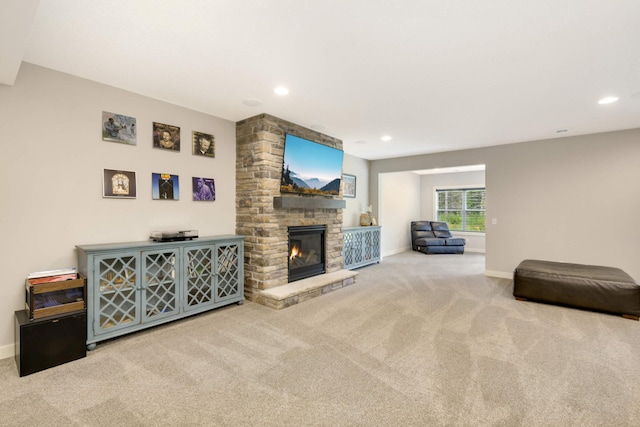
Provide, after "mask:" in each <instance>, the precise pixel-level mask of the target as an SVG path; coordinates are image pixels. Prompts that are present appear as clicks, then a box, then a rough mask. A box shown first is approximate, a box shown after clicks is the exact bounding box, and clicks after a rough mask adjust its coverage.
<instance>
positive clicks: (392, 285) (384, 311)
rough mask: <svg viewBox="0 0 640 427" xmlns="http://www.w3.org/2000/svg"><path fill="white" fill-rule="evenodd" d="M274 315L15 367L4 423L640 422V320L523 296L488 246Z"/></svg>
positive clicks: (212, 320)
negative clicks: (495, 272) (489, 271)
mask: <svg viewBox="0 0 640 427" xmlns="http://www.w3.org/2000/svg"><path fill="white" fill-rule="evenodd" d="M359 271H360V274H359V275H358V276H357V278H356V283H355V284H354V285H353V286H349V287H347V288H344V289H340V290H337V291H335V292H331V293H329V294H327V295H324V296H322V297H319V298H314V299H312V300H309V301H307V302H304V303H302V304H299V305H296V306H292V307H289V308H286V309H284V310H282V311H274V310H271V309H269V308H266V307H263V306H260V305H257V304H253V303H251V302H248V301H247V302H245V304H244V305H242V306H238V305H232V306H228V307H225V308H222V309H218V310H214V311H212V312H209V313H205V314H203V315H199V316H196V317H192V318H188V319H184V320H180V321H178V322H175V323H172V324H169V325H165V326H162V327H158V328H154V329H152V330H149V331H144V332H141V333H136V334H133V335H129V336H126V337H123V338H119V339H116V340H112V341H109V342H105V343H100V344H98V347H97V349H96V350H95V351H93V352H90V353H89V354H88V356H87V357H86V358H84V359H81V360H78V361H75V362H71V363H68V364H65V365H62V366H58V367H55V368H51V369H48V370H46V371H43V372H39V373H36V374H33V375H30V376H27V377H23V378H19V377H18V373H17V369H16V366H15V363H14V361H13V359H5V360H2V361H0V390H1V392H0V425H3V426H4V425H7V426H25V425H28V426H32V425H33V426H35V425H37V426H46V425H51V426H198V425H206V426H227V425H228V426H232V425H233V426H238V425H241V426H439V425H450V426H486V425H499V426H631V425H638V424H639V423H640V351H639V350H640V324H639V322H636V321H632V320H627V319H623V318H621V317H617V316H613V315H607V314H601V313H593V312H588V311H581V310H575V309H570V308H564V307H556V306H551V305H544V304H537V303H532V302H519V301H516V300H514V298H513V297H512V295H511V292H512V283H511V281H510V280H504V279H495V278H489V277H486V276H484V275H483V272H484V256H483V255H481V254H465V255H423V254H419V253H417V252H405V253H402V254H398V255H394V256H391V257H387V258H385V259H384V261H383V262H382V263H381V264H379V265H373V266H369V267H365V268H363V269H361V270H359Z"/></svg>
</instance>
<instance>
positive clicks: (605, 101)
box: [598, 96, 618, 104]
mask: <svg viewBox="0 0 640 427" xmlns="http://www.w3.org/2000/svg"><path fill="white" fill-rule="evenodd" d="M617 100H618V97H617V96H607V97H605V98H602V99H601V100H600V101H598V104H611V103H614V102H616V101H617Z"/></svg>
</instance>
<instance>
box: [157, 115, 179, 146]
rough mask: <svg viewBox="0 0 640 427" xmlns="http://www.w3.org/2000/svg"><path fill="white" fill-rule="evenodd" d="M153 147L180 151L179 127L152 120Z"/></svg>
mask: <svg viewBox="0 0 640 427" xmlns="http://www.w3.org/2000/svg"><path fill="white" fill-rule="evenodd" d="M153 148H162V149H163V150H169V151H180V128H179V127H178V126H171V125H165V124H163V123H156V122H153Z"/></svg>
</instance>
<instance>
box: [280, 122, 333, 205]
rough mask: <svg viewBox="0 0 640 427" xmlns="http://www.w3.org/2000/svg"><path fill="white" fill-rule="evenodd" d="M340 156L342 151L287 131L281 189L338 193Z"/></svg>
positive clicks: (328, 194)
mask: <svg viewBox="0 0 640 427" xmlns="http://www.w3.org/2000/svg"><path fill="white" fill-rule="evenodd" d="M343 157H344V153H343V152H342V150H338V149H337V148H333V147H329V146H328V145H323V144H319V143H317V142H313V141H310V140H308V139H304V138H300V137H298V136H295V135H291V134H286V135H285V138H284V161H283V163H282V179H281V182H280V192H281V193H296V194H306V195H319V196H338V195H340V179H341V178H342V160H343Z"/></svg>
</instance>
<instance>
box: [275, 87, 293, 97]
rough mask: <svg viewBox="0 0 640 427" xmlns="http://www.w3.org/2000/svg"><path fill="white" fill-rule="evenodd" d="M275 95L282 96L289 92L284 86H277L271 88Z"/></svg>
mask: <svg viewBox="0 0 640 427" xmlns="http://www.w3.org/2000/svg"><path fill="white" fill-rule="evenodd" d="M273 92H274V93H275V94H276V95H280V96H284V95H288V94H289V89H287V88H286V87H284V86H278V87H277V88H275V89H274V90H273Z"/></svg>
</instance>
